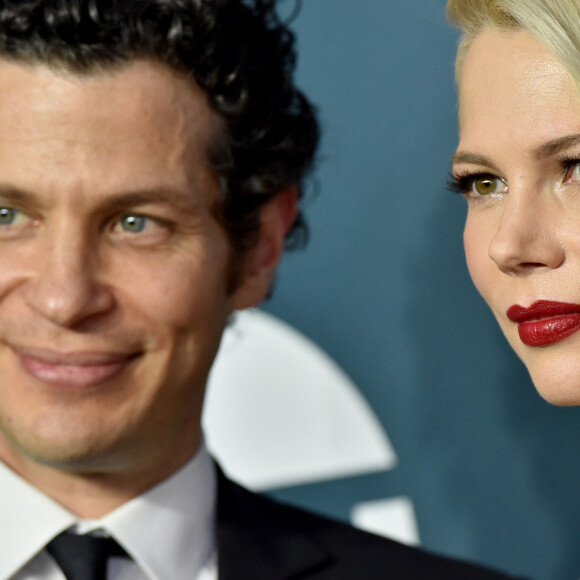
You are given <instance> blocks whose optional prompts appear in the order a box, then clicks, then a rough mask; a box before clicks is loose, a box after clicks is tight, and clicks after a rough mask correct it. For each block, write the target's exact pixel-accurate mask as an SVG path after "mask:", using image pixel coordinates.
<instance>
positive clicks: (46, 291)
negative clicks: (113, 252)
mask: <svg viewBox="0 0 580 580" xmlns="http://www.w3.org/2000/svg"><path fill="white" fill-rule="evenodd" d="M39 246H40V249H39V251H38V252H35V259H36V264H34V265H32V272H33V273H32V275H31V277H30V279H29V280H28V283H27V288H26V298H25V299H26V301H27V303H28V305H29V307H30V308H32V309H33V310H34V311H35V312H37V313H38V314H40V315H41V316H43V317H45V318H46V319H48V320H49V321H51V322H52V323H53V324H56V325H58V326H62V327H69V328H72V327H76V326H78V325H80V324H82V323H83V322H84V321H86V320H88V319H91V318H94V317H95V316H98V315H100V314H104V313H106V312H107V311H109V310H110V309H111V308H112V307H113V305H114V298H113V294H112V292H111V290H110V288H108V287H107V285H106V284H104V283H103V281H102V280H101V279H100V278H99V272H100V267H99V257H98V252H97V249H96V248H95V244H94V243H91V240H90V236H88V235H87V234H85V233H83V232H80V231H76V232H75V231H71V232H67V231H59V232H56V233H55V234H54V235H47V239H45V240H43V243H41V244H39ZM29 271H30V270H29Z"/></svg>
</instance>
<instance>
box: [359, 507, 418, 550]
mask: <svg viewBox="0 0 580 580" xmlns="http://www.w3.org/2000/svg"><path fill="white" fill-rule="evenodd" d="M351 522H352V524H353V525H354V526H356V527H357V528H360V529H361V530H366V531H367V532H373V533H374V534H380V535H382V536H387V537H388V538H395V539H396V540H399V542H403V543H405V544H409V545H411V546H416V545H418V544H419V528H418V527H417V522H416V520H415V510H414V509H413V502H412V501H411V500H410V499H409V498H407V497H393V498H389V499H379V500H375V501H366V502H361V503H357V504H356V505H355V506H354V507H353V508H352V510H351Z"/></svg>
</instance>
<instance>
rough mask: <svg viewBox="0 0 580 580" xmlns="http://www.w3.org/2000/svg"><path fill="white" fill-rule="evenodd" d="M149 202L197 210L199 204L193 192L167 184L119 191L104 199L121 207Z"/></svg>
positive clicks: (111, 205) (112, 204) (109, 203)
mask: <svg viewBox="0 0 580 580" xmlns="http://www.w3.org/2000/svg"><path fill="white" fill-rule="evenodd" d="M148 204H162V205H175V206H177V207H178V208H180V209H183V210H185V211H191V210H195V209H196V208H197V207H198V206H199V203H198V202H197V200H196V196H195V195H194V194H192V193H191V192H186V191H182V190H180V189H175V188H172V187H167V186H160V187H154V188H151V189H139V190H136V191H127V192H123V193H118V194H115V195H112V196H110V197H106V198H105V200H104V205H106V206H108V207H111V208H121V209H122V208H130V207H135V206H139V205H148Z"/></svg>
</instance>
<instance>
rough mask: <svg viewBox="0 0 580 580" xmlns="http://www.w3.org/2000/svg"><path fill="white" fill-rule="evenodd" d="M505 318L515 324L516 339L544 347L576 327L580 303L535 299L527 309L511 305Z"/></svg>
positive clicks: (569, 333)
mask: <svg viewBox="0 0 580 580" xmlns="http://www.w3.org/2000/svg"><path fill="white" fill-rule="evenodd" d="M506 314H507V317H508V318H509V319H510V320H511V321H512V322H516V323H517V324H518V334H519V336H520V340H521V341H522V342H523V343H524V344H525V345H527V346H547V345H549V344H554V343H555V342H560V341H561V340H564V339H565V338H567V337H569V336H571V335H572V334H574V333H576V332H577V331H578V330H580V304H572V303H567V302H555V301H550V300H538V301H537V302H534V303H533V304H532V305H531V306H529V307H528V308H525V307H523V306H519V305H517V304H516V305H514V306H511V307H510V308H508V310H507V313H506Z"/></svg>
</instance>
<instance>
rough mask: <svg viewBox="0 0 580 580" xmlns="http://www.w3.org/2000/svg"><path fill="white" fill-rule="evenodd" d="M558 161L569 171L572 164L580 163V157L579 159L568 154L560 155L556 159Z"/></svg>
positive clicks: (564, 169)
mask: <svg viewBox="0 0 580 580" xmlns="http://www.w3.org/2000/svg"><path fill="white" fill-rule="evenodd" d="M556 161H557V162H558V165H560V167H561V168H562V170H563V171H567V170H568V169H570V167H572V165H576V164H577V163H580V159H578V157H574V156H573V155H566V154H564V155H561V156H559V157H558V158H557V159H556Z"/></svg>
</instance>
